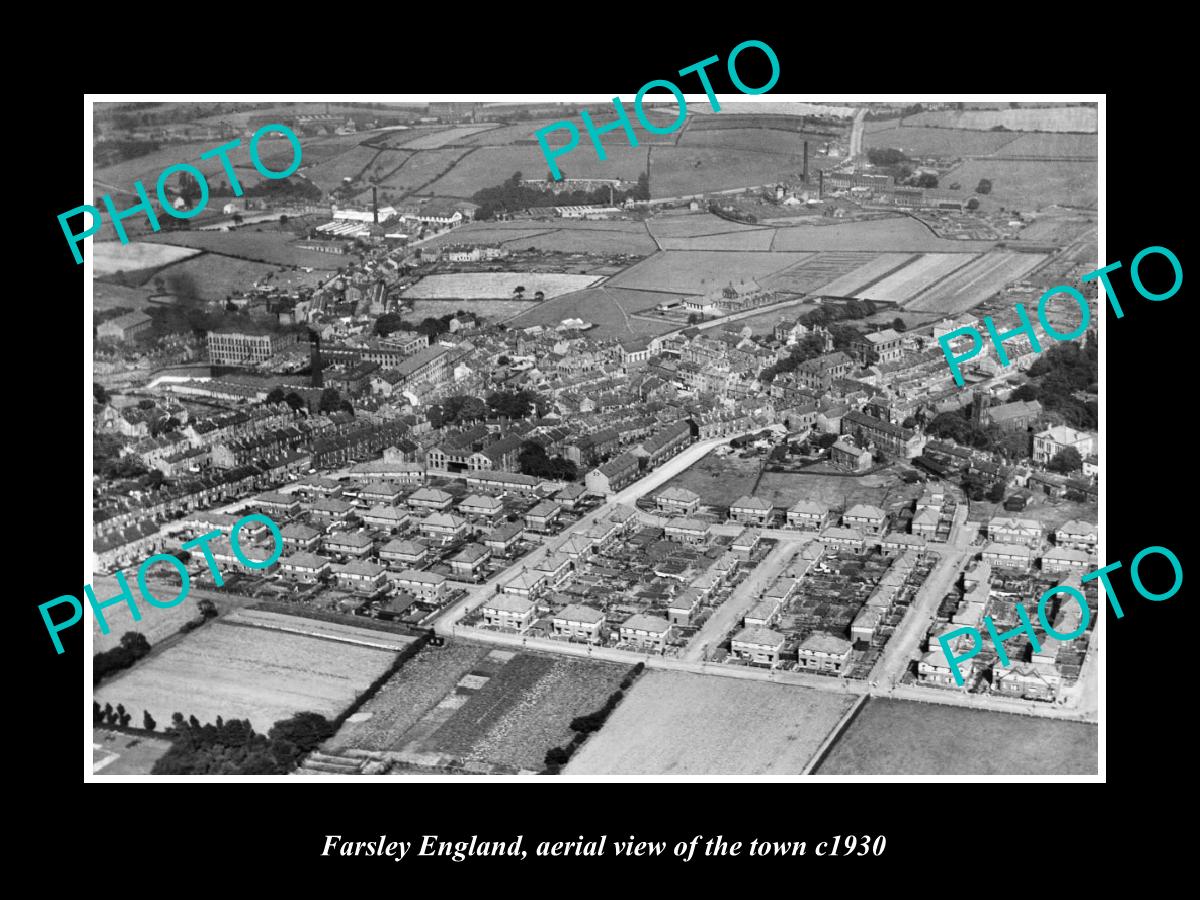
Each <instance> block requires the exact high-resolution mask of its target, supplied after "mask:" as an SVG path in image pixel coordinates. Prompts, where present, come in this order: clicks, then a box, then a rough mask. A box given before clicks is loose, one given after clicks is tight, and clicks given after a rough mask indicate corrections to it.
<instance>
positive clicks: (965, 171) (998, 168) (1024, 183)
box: [943, 159, 1097, 212]
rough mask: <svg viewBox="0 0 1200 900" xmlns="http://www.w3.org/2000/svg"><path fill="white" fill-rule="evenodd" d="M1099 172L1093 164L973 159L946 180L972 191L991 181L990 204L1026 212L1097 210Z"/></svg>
mask: <svg viewBox="0 0 1200 900" xmlns="http://www.w3.org/2000/svg"><path fill="white" fill-rule="evenodd" d="M1096 172H1097V169H1096V163H1094V162H1061V161H1049V162H1029V161H1017V160H999V159H972V160H968V161H967V162H965V163H963V164H962V165H960V166H957V167H956V168H954V169H951V170H950V172H949V173H947V174H946V175H944V176H943V178H944V179H945V180H946V181H947V182H950V181H957V182H959V183H960V184H962V186H963V188H964V189H966V190H972V191H973V190H974V189H975V185H977V184H978V183H979V180H980V179H981V178H989V179H991V181H992V192H991V193H990V194H988V195H987V197H986V200H987V201H989V202H990V204H996V205H999V206H1003V207H1006V208H1008V209H1017V210H1020V211H1022V212H1026V211H1032V210H1038V209H1044V208H1045V207H1047V206H1075V207H1080V208H1083V209H1095V208H1096V183H1097V177H1096ZM983 199H984V198H981V202H982V201H983Z"/></svg>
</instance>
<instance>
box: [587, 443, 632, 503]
mask: <svg viewBox="0 0 1200 900" xmlns="http://www.w3.org/2000/svg"><path fill="white" fill-rule="evenodd" d="M637 474H638V460H637V457H636V456H634V455H633V454H632V453H629V452H625V453H622V454H621V455H620V456H618V457H617V458H616V459H611V460H609V461H608V462H606V463H605V464H604V465H602V466H598V467H597V468H595V469H592V470H591V471H590V472H588V473H587V475H586V476H585V477H584V483H585V484H586V485H587V489H588V491H590V492H591V493H593V494H596V495H598V496H600V497H607V496H609V495H610V494H615V493H616V492H617V491H619V490H621V489H622V488H624V487H626V486H628V485H629V484H632V483H633V481H634V479H635V478H637Z"/></svg>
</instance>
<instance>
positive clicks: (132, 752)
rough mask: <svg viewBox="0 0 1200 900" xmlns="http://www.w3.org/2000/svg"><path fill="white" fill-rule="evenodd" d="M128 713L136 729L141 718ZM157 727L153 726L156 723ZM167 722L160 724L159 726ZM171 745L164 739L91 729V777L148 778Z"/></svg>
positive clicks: (133, 711)
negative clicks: (130, 776)
mask: <svg viewBox="0 0 1200 900" xmlns="http://www.w3.org/2000/svg"><path fill="white" fill-rule="evenodd" d="M136 712H137V711H136V710H130V714H131V715H133V716H134V720H135V721H136V722H137V724H138V725H139V726H140V725H141V724H142V720H141V717H140V716H138V715H136ZM156 724H157V723H156ZM168 724H169V723H167V722H163V723H162V727H165V726H166V725H168ZM170 747H171V742H170V741H168V740H166V739H165V738H155V737H146V736H145V735H141V736H138V737H134V736H133V735H129V734H124V733H122V732H119V731H110V730H109V729H107V728H93V729H92V774H93V775H149V774H150V770H151V769H153V768H154V764H155V763H156V762H157V761H158V758H159V757H160V756H162V755H163V754H164V753H166V752H167V750H169V749H170Z"/></svg>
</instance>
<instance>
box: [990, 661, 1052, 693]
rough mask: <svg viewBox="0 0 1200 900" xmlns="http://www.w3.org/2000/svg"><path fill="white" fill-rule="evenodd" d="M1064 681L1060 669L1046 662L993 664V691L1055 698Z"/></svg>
mask: <svg viewBox="0 0 1200 900" xmlns="http://www.w3.org/2000/svg"><path fill="white" fill-rule="evenodd" d="M1061 683H1062V677H1061V676H1060V675H1059V674H1058V670H1057V669H1055V668H1054V666H1052V665H1047V664H1046V663H1033V662H1031V663H1015V664H1013V665H1011V666H1001V665H1000V664H999V663H996V664H995V665H994V666H992V691H993V692H995V693H997V694H1002V695H1004V696H1007V697H1020V698H1022V699H1026V700H1053V699H1054V695H1055V694H1056V693H1057V691H1058V687H1059V685H1060V684H1061Z"/></svg>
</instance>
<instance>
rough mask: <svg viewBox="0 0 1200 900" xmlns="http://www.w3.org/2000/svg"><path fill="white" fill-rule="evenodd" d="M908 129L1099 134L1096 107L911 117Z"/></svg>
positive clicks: (1037, 108) (999, 110)
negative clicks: (1000, 128)
mask: <svg viewBox="0 0 1200 900" xmlns="http://www.w3.org/2000/svg"><path fill="white" fill-rule="evenodd" d="M904 122H905V124H906V125H920V126H929V127H933V128H963V129H976V130H981V131H987V130H988V129H990V128H995V127H996V126H997V125H1003V126H1004V127H1005V128H1007V129H1008V130H1009V131H1079V132H1093V133H1094V132H1095V131H1096V122H1097V116H1096V105H1095V104H1094V103H1093V104H1088V105H1087V106H1061V107H1025V108H1021V109H973V110H965V111H963V112H954V111H950V110H944V111H941V112H927V113H919V114H917V115H915V116H907V117H905V119H904Z"/></svg>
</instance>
